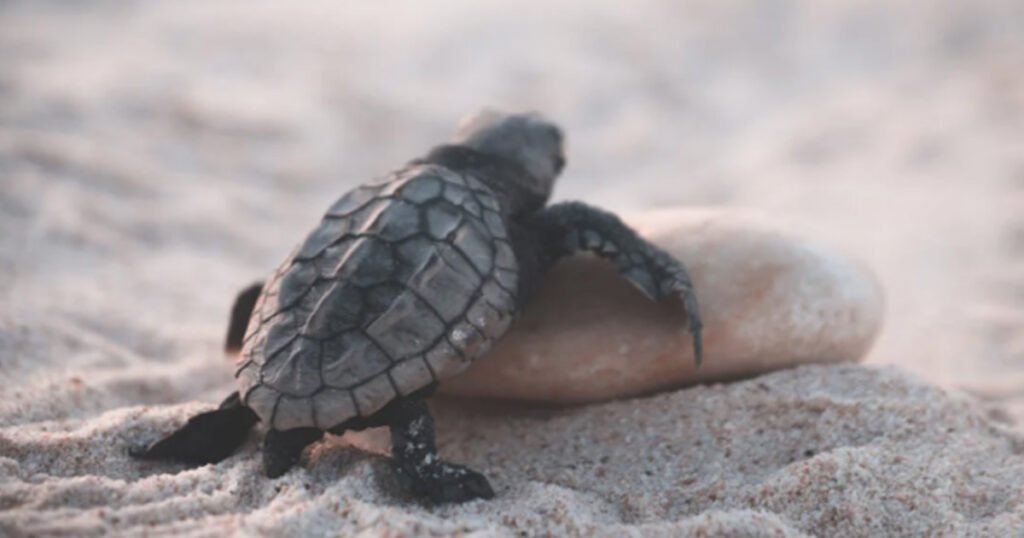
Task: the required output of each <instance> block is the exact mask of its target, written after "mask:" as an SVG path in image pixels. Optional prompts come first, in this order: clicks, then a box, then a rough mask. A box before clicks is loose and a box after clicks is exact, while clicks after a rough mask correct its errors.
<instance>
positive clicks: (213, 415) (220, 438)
mask: <svg viewBox="0 0 1024 538" xmlns="http://www.w3.org/2000/svg"><path fill="white" fill-rule="evenodd" d="M258 421H259V417H257V416H256V413H253V412H252V410H251V409H249V408H248V407H246V406H244V405H242V402H241V400H240V399H239V397H238V393H237V392H235V393H232V394H231V396H228V397H227V399H225V400H224V402H223V403H221V404H220V407H218V408H217V409H215V410H213V411H207V412H205V413H200V414H198V415H196V416H194V417H192V418H190V419H188V422H187V423H185V425H184V426H182V427H181V428H178V430H176V431H175V432H174V433H171V434H170V435H168V436H167V437H164V438H163V439H160V440H159V441H156V442H154V443H152V444H149V445H144V446H139V447H132V448H130V449H129V450H128V455H129V456H131V457H133V458H136V459H142V460H173V461H181V462H185V463H198V464H205V463H217V462H218V461H221V460H223V459H224V458H227V457H228V456H230V455H231V454H232V453H233V452H234V451H235V450H236V449H237V448H238V447H239V446H240V445H241V444H242V442H243V441H245V437H246V436H247V435H248V434H249V430H250V429H252V427H253V426H254V425H255V424H256V423H257V422H258Z"/></svg>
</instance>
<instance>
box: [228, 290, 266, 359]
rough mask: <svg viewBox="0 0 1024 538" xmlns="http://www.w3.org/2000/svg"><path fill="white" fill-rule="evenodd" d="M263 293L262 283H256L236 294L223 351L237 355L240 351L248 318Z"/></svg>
mask: <svg viewBox="0 0 1024 538" xmlns="http://www.w3.org/2000/svg"><path fill="white" fill-rule="evenodd" d="M262 291H263V282H256V283H255V284H252V285H250V286H249V287H247V288H245V289H244V290H242V291H240V292H238V295H237V296H236V297H235V303H234V304H233V305H232V306H231V319H230V320H229V321H228V334H227V337H226V338H224V351H226V352H228V353H229V354H232V355H237V354H238V352H240V351H241V350H242V341H243V340H244V339H245V330H246V328H248V327H249V318H251V317H252V311H253V310H254V309H255V308H256V301H257V300H258V299H259V298H260V293H261V292H262Z"/></svg>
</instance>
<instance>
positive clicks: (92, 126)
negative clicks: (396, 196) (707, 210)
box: [0, 0, 1024, 536]
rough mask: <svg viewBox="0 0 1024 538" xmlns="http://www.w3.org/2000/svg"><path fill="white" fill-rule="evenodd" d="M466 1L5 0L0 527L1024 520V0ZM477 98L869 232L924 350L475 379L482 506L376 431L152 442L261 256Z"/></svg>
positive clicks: (821, 235) (647, 164) (629, 165)
mask: <svg viewBox="0 0 1024 538" xmlns="http://www.w3.org/2000/svg"><path fill="white" fill-rule="evenodd" d="M469 4H470V3H469V2H462V1H456V0H449V1H443V2H437V3H431V4H429V7H427V4H426V3H424V4H423V5H422V6H419V5H417V6H410V5H409V4H407V3H399V2H379V3H376V4H375V7H372V8H371V7H362V8H353V7H350V6H348V5H347V3H345V4H343V3H336V4H335V3H328V2H306V3H303V4H302V6H300V7H294V6H286V5H285V4H284V3H277V2H269V1H258V2H254V1H235V2H217V3H215V4H214V3H212V2H207V1H203V0H193V1H182V2H165V3H161V4H156V3H144V2H137V3H130V2H99V1H97V2H75V3H65V2H42V1H21V2H5V3H4V4H3V6H2V7H0V274H2V275H3V276H2V277H0V305H3V308H2V309H0V387H3V388H2V389H0V390H2V398H0V535H5V534H6V535H15V536H17V535H21V534H66V535H84V534H99V533H101V532H102V531H103V530H104V529H109V530H114V531H117V532H119V533H123V534H131V533H136V534H143V533H154V534H156V533H161V532H163V533H185V534H193V535H208V536H220V535H223V534H224V531H225V530H227V531H237V532H239V533H247V534H260V533H264V534H285V533H291V532H295V533H299V531H310V532H312V533H315V534H341V535H350V534H356V531H357V530H360V529H361V530H362V532H364V533H365V534H367V535H376V534H379V533H382V532H383V531H385V530H387V529H390V530H394V531H399V532H395V534H417V533H428V532H434V533H435V534H446V533H451V532H457V531H460V530H461V531H480V532H481V534H485V535H486V534H501V533H506V532H507V533H515V532H517V531H520V530H522V531H525V532H526V533H527V534H544V533H546V532H551V533H554V534H561V533H563V532H569V533H574V532H575V533H580V534H589V533H591V531H593V532H594V533H597V534H600V533H604V534H609V535H620V534H622V533H623V531H626V530H633V531H638V532H641V533H650V534H655V533H656V532H657V531H662V532H663V533H665V534H669V535H679V534H687V533H698V532H705V533H711V534H715V533H718V534H722V533H725V534H733V535H737V534H738V535H743V534H747V535H751V534H752V535H772V534H774V535H782V536H786V535H794V536H795V535H800V533H805V534H810V535H821V536H862V535H880V534H894V535H922V534H933V535H978V536H1014V535H1021V534H1024V494H1022V493H1021V491H1022V490H1021V489H1020V484H1022V483H1024V476H1022V475H1024V471H1022V466H1024V454H1022V452H1024V448H1022V443H1024V442H1022V433H1021V430H1020V427H1019V426H1017V425H1014V421H1017V423H1018V424H1019V421H1020V420H1021V419H1024V329H1022V327H1024V308H1022V304H1024V280H1022V278H1024V277H1022V276H1021V275H1024V219H1022V218H1021V217H1020V215H1024V160H1022V155H1024V72H1022V70H1021V67H1020V66H1021V65H1024V11H1022V10H1021V9H1020V7H1019V2H1017V1H1015V0H981V1H972V0H944V1H941V2H934V3H927V4H926V3H920V2H915V1H910V0H905V1H896V2H881V1H878V2H867V3H865V2H839V1H837V2H814V1H811V0H805V1H796V2H788V3H769V4H765V3H760V4H758V5H759V6H761V7H752V5H751V4H749V3H746V2H721V1H710V0H709V1H702V2H687V3H685V4H679V3H674V2H664V3H660V2H653V1H651V2H630V3H628V4H626V3H621V4H620V3H611V2H608V3H594V2H589V1H586V2H584V1H583V0H576V1H567V2H563V3H559V4H558V5H557V6H555V7H549V3H548V2H540V1H539V0H537V1H535V2H526V3H517V4H516V5H517V6H519V7H515V8H509V7H508V6H506V7H505V8H503V9H496V8H495V7H494V6H487V7H484V6H479V7H478V6H475V5H469ZM481 104H494V105H498V106H506V107H511V108H539V109H543V110H545V111H546V112H548V113H549V114H551V115H552V116H554V117H556V118H558V119H559V120H560V121H561V122H562V123H563V124H564V125H565V126H566V129H567V131H568V133H569V135H570V168H569V170H568V173H567V175H566V177H565V179H564V181H563V182H562V183H561V184H560V186H559V190H558V193H557V195H558V197H559V198H573V197H585V198H586V199H588V200H590V201H592V202H595V203H598V204H601V205H604V206H606V207H609V208H612V209H615V210H620V211H625V210H635V209H639V208H646V207H654V206H668V205H676V204H687V205H730V206H732V205H743V206H751V207H755V208H757V209H760V210H763V211H766V212H769V213H771V214H774V215H777V216H780V217H784V218H787V219H791V220H792V221H793V222H794V223H795V224H796V225H798V226H802V227H803V229H804V230H806V232H807V233H808V234H810V235H813V236H814V237H815V238H816V239H819V240H822V241H825V242H828V243H831V244H835V245H838V246H839V247H840V248H843V249H844V250H846V251H848V252H850V253H852V254H854V255H856V256H858V257H861V258H863V259H864V260H865V261H866V262H867V263H869V264H870V265H871V266H873V267H875V268H876V269H877V271H878V272H879V275H880V277H881V280H882V281H883V284H884V285H885V287H886V291H887V294H888V299H889V312H890V314H889V319H888V320H887V325H886V328H885V329H884V331H883V334H882V336H881V339H880V340H879V343H878V345H877V346H876V347H875V349H874V351H873V352H872V355H871V356H870V358H869V363H872V364H873V365H876V366H873V368H877V365H880V364H888V365H895V366H889V367H885V368H883V369H881V370H876V369H864V368H854V367H848V368H823V367H821V368H806V369H802V370H796V371H788V372H780V373H777V374H773V375H771V376H769V377H767V378H764V379H758V380H752V381H749V382H744V383H739V384H736V385H730V386H722V387H710V388H696V389H691V390H686V391H680V392H676V393H671V394H665V395H661V396H656V397H653V398H650V399H646V400H636V401H629V402H620V403H611V404H605V405H602V406H594V407H588V408H582V409H576V410H571V411H561V412H555V413H550V412H540V411H536V412H533V411H525V410H511V409H488V410H479V411H470V409H475V408H477V407H479V406H478V405H477V404H472V405H470V404H460V405H454V404H453V405H446V406H444V407H442V408H440V409H439V415H440V417H439V422H440V428H441V431H442V437H443V439H442V445H443V451H444V452H445V454H446V455H447V456H449V457H451V458H452V459H456V460H460V461H465V462H468V463H470V464H472V465H475V466H476V467H478V468H479V469H480V470H482V471H485V472H486V473H487V474H488V475H489V476H490V477H491V478H492V480H493V482H494V484H495V485H496V487H497V489H498V493H499V499H498V500H496V501H494V502H491V503H476V504H471V505H467V506H462V507H448V508H440V509H427V508H423V507H420V506H418V505H415V504H410V503H408V502H406V501H404V500H402V499H400V498H399V497H396V496H395V492H394V487H393V484H392V483H391V478H390V474H389V472H388V471H387V470H386V466H385V465H384V464H383V460H382V459H381V458H380V457H379V456H377V455H374V454H373V453H372V452H367V451H366V450H364V449H368V450H372V449H373V448H374V447H375V446H379V445H378V443H379V441H380V439H379V438H378V437H379V436H376V437H375V436H369V437H368V438H362V439H360V440H358V441H359V445H358V446H361V447H363V448H364V449H359V448H351V447H350V446H349V445H347V444H346V443H344V442H342V441H337V440H335V441H333V442H332V443H331V444H329V445H326V446H323V447H321V448H319V449H318V450H317V451H316V452H315V453H314V454H313V457H312V460H313V461H312V462H311V464H310V465H308V466H307V468H306V469H305V470H299V471H297V472H293V473H291V474H289V475H288V476H286V477H285V478H283V479H280V480H278V481H267V480H265V479H263V478H261V477H260V476H259V473H258V472H257V461H258V458H257V454H256V452H255V444H254V443H251V444H249V445H247V446H246V448H245V449H244V450H243V451H242V452H241V453H240V454H239V455H237V456H236V457H233V458H231V459H229V460H227V461H225V462H224V463H222V464H220V465H217V466H208V467H203V468H199V469H195V470H190V471H184V472H178V471H180V470H181V467H176V466H171V465H166V466H161V465H139V464H136V463H134V462H130V461H129V460H127V458H125V457H124V455H123V452H122V450H123V448H124V445H125V443H127V442H129V441H132V440H136V439H139V438H140V437H145V436H151V435H156V434H158V433H161V432H166V431H169V430H170V429H172V428H173V427H175V426H176V425H178V424H180V423H181V421H182V420H184V418H185V417H186V416H187V415H188V414H190V413H193V412H195V411H197V410H200V409H205V408H207V407H209V406H210V405H211V404H212V403H213V402H215V401H216V400H217V399H219V398H220V397H221V396H223V395H224V394H225V393H227V392H228V391H229V390H230V367H229V366H228V365H227V364H225V363H224V361H222V360H220V359H219V356H220V354H219V347H220V343H221V342H220V340H221V338H222V336H223V330H224V324H225V319H224V318H225V316H226V311H227V307H228V304H229V303H230V300H231V298H232V297H233V294H234V292H235V291H236V290H237V289H238V288H239V287H240V286H242V285H244V284H246V283H248V282H249V281H251V280H253V279H256V278H259V277H261V276H262V275H264V274H265V273H266V272H267V271H268V270H269V269H270V268H271V267H272V266H273V265H275V264H276V262H277V261H278V260H279V259H280V257H281V256H282V255H283V254H284V253H285V252H286V251H287V249H288V248H289V247H290V245H291V244H292V242H294V241H295V240H296V239H297V238H298V237H299V235H300V234H301V233H302V232H303V231H304V230H306V229H307V228H308V227H309V226H310V225H311V224H312V223H313V222H314V221H315V220H316V219H317V218H318V216H319V214H320V212H321V211H322V209H323V208H324V207H325V206H326V205H327V204H328V203H329V200H330V199H332V198H333V197H334V196H336V195H337V194H338V193H339V192H341V191H342V190H344V189H345V188H347V187H349V186H351V185H352V184H354V183H355V182H356V181H360V180H363V179H365V178H366V177H369V176H371V175H373V174H375V173H380V172H383V171H386V170H388V169H389V168H392V167H393V166H395V165H396V164H399V163H401V162H404V161H405V160H406V159H408V158H410V157H412V156H414V155H416V154H418V153H419V152H421V151H422V150H423V149H425V148H424V146H425V145H428V144H430V143H431V142H433V141H435V140H439V139H441V138H443V137H444V136H446V135H447V134H448V133H449V131H450V129H451V123H452V121H453V120H454V119H455V118H457V117H459V116H461V115H462V114H464V113H465V112H466V111H469V110H473V109H475V108H476V107H478V106H480V105H481ZM906 371H910V372H913V373H914V375H916V376H917V377H916V378H914V377H908V374H906V373H903V372H906ZM913 379H922V380H923V381H914V380H913ZM926 383H934V384H935V385H936V386H939V387H943V388H941V389H940V388H934V387H933V386H932V385H928V384H926ZM961 386H963V387H967V388H969V389H970V391H971V392H972V393H974V394H977V395H978V396H980V397H981V398H982V399H981V400H976V399H973V398H971V397H968V396H966V395H965V394H964V393H963V392H959V391H957V390H956V388H957V387H961ZM762 387H767V389H765V388H762ZM947 390H951V391H952V392H946V391H947ZM759 428H760V429H759ZM806 451H812V452H806ZM605 457H607V460H606V461H602V458H605ZM573 466H574V467H573ZM171 473H176V474H171ZM602 474H603V476H601V475H602ZM400 531H406V532H404V533H403V532H400Z"/></svg>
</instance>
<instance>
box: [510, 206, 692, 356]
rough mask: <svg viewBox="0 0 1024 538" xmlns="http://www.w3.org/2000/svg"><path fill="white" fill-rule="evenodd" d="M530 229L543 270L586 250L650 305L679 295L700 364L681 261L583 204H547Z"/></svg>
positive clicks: (616, 219) (686, 277) (689, 291)
mask: <svg viewBox="0 0 1024 538" xmlns="http://www.w3.org/2000/svg"><path fill="white" fill-rule="evenodd" d="M528 226H529V227H530V228H532V230H533V232H534V233H535V234H536V237H537V239H538V240H539V241H540V242H541V244H542V249H543V253H544V258H545V262H546V263H544V265H546V266H551V265H553V264H554V263H555V262H556V261H557V260H558V259H559V258H562V257H565V256H568V255H571V254H574V253H576V252H581V251H587V252H591V253H594V254H596V255H598V256H600V257H602V258H605V259H607V260H610V261H612V262H613V263H615V265H616V266H618V268H619V271H620V272H621V273H622V275H623V276H624V277H626V279H628V280H629V281H630V282H631V283H633V285H634V286H636V287H637V288H639V289H640V291H641V292H643V293H644V295H646V296H647V297H650V298H651V299H652V300H655V301H657V300H661V299H664V298H667V297H669V296H672V295H678V296H679V297H680V299H682V301H683V306H684V307H685V308H686V315H687V318H688V319H689V330H690V334H692V335H693V352H694V358H695V360H696V362H697V365H698V366H699V365H700V361H701V357H702V355H703V346H702V343H701V329H702V326H703V325H702V323H701V319H700V310H699V308H698V306H697V296H696V295H695V294H694V292H693V283H692V282H691V281H690V275H689V274H687V272H686V269H685V268H684V267H683V265H682V264H681V263H680V262H679V261H677V260H676V259H675V258H673V257H672V256H670V255H669V254H668V253H667V252H665V251H663V250H661V249H660V248H658V247H656V246H655V245H653V244H652V243H650V242H649V241H647V240H645V239H643V238H642V237H640V236H639V235H637V233H636V232H635V231H633V230H632V229H631V228H630V227H629V226H626V225H625V224H624V223H623V222H622V221H621V220H620V219H619V217H617V216H615V215H614V214H612V213H609V212H607V211H604V210H602V209H598V208H596V207H593V206H589V205H587V204H584V203H582V202H563V203H559V204H554V205H551V206H549V207H548V208H546V209H544V210H541V211H538V212H537V213H536V214H535V215H533V216H531V217H530V219H529V221H528Z"/></svg>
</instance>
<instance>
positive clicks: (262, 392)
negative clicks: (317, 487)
mask: <svg viewBox="0 0 1024 538" xmlns="http://www.w3.org/2000/svg"><path fill="white" fill-rule="evenodd" d="M517 285H518V266H517V264H516V258H515V255H514V253H513V250H512V244H511V242H510V240H509V237H508V233H507V229H506V225H505V219H504V217H503V214H502V212H501V207H500V205H499V203H498V199H497V198H496V197H495V194H494V192H493V191H491V190H490V189H489V188H488V187H487V186H485V185H484V184H483V183H481V182H480V181H479V180H477V179H475V178H473V177H472V176H470V175H465V174H459V173H456V172H453V171H451V170H449V169H447V168H443V167H439V166H436V165H416V166H412V167H409V168H407V169H404V170H402V171H400V172H397V173H395V174H392V175H391V176H389V177H387V178H385V179H384V180H383V181H380V182H377V183H372V184H367V185H363V186H360V187H358V188H356V189H355V190H353V191H350V192H349V193H347V194H345V195H344V196H342V197H341V198H340V199H339V200H338V201H337V202H335V203H334V205H332V206H331V207H330V209H328V210H327V213H326V215H324V217H323V220H321V221H320V224H319V225H318V226H317V227H316V228H315V229H314V230H313V231H312V232H311V233H310V234H309V236H307V237H306V239H305V241H304V242H303V243H302V244H301V245H299V246H298V247H297V248H296V249H295V250H294V251H293V252H292V253H291V254H290V255H289V256H288V257H287V258H286V259H285V260H284V262H283V263H282V264H281V266H280V267H279V268H278V269H277V271H276V272H275V273H274V275H273V276H272V277H271V279H270V280H269V281H268V282H267V283H266V285H265V286H264V288H263V292H262V295H261V296H260V299H259V300H258V302H257V304H256V308H255V310H254V311H253V315H252V318H251V319H250V320H249V326H248V329H247V331H246V338H245V343H244V345H243V347H242V353H241V355H240V356H239V361H240V364H239V368H238V370H237V372H236V376H235V377H237V379H238V384H239V391H240V394H242V395H243V401H244V403H245V404H246V405H247V406H248V407H250V408H251V409H252V410H253V411H254V412H256V414H257V415H259V417H260V419H262V420H263V421H264V422H265V423H266V424H268V425H269V426H270V427H272V428H275V429H279V430H287V429H291V428H299V427H316V428H320V429H329V428H331V427H334V426H337V425H340V424H341V423H343V422H344V421H346V420H348V419H350V418H353V417H356V416H364V417H365V416H368V415H370V414H372V413H373V412H375V411H377V410H378V409H380V408H381V407H383V406H384V405H385V404H387V403H388V402H390V401H391V400H392V399H394V398H395V397H397V396H400V395H402V396H404V395H408V394H410V393H412V392H415V391H416V390H418V389H420V388H423V387H425V386H427V385H430V384H431V383H434V382H436V381H438V380H440V379H443V378H445V377H449V376H451V375H454V374H457V373H459V372H461V371H462V370H463V369H465V368H466V367H467V366H468V365H469V364H470V362H471V361H473V360H474V359H476V358H479V357H480V356H481V355H483V354H484V353H486V352H487V350H488V349H489V348H490V346H491V344H492V343H493V342H494V341H495V340H497V339H498V338H499V337H500V336H501V335H502V334H504V333H505V331H506V330H507V329H508V326H509V324H510V323H511V321H512V317H513V315H514V312H515V304H516V300H515V299H516V289H517Z"/></svg>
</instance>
